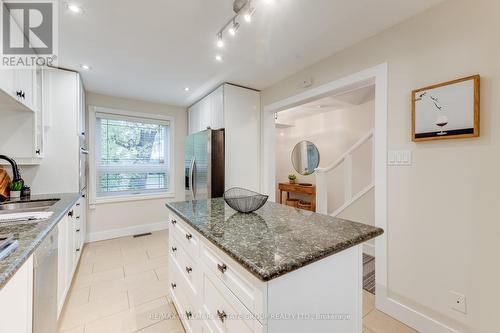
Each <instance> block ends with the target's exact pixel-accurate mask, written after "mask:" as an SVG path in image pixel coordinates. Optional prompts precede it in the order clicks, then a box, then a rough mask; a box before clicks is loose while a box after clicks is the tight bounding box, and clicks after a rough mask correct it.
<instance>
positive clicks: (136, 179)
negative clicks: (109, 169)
mask: <svg viewBox="0 0 500 333" xmlns="http://www.w3.org/2000/svg"><path fill="white" fill-rule="evenodd" d="M98 185H99V186H98V189H97V191H98V193H101V194H103V193H107V192H115V193H116V192H122V191H132V192H134V191H140V190H161V189H165V188H168V186H167V175H166V174H165V173H104V174H101V175H99V183H98Z"/></svg>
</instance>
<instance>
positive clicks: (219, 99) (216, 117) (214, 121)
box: [210, 86, 224, 129]
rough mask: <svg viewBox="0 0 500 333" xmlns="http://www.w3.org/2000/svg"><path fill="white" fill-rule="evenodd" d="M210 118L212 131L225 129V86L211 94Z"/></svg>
mask: <svg viewBox="0 0 500 333" xmlns="http://www.w3.org/2000/svg"><path fill="white" fill-rule="evenodd" d="M210 118H211V119H210V124H211V126H210V127H211V128H212V129H221V128H224V86H220V87H219V88H217V90H215V91H214V92H213V93H211V94H210Z"/></svg>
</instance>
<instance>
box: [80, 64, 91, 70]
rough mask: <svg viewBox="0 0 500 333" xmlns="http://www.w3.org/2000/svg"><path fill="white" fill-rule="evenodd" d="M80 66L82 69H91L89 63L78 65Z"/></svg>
mask: <svg viewBox="0 0 500 333" xmlns="http://www.w3.org/2000/svg"><path fill="white" fill-rule="evenodd" d="M80 68H81V69H83V70H85V71H89V70H91V69H92V67H90V66H89V65H85V64H83V65H80Z"/></svg>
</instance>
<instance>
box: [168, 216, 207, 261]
mask: <svg viewBox="0 0 500 333" xmlns="http://www.w3.org/2000/svg"><path fill="white" fill-rule="evenodd" d="M170 217H171V218H170V226H171V228H170V229H171V232H172V235H173V237H174V238H177V240H178V241H179V243H180V244H181V245H182V246H183V247H184V248H185V249H186V252H187V253H188V254H189V255H190V256H191V257H192V258H198V251H199V250H198V249H199V244H200V242H199V238H198V236H197V235H196V234H195V232H194V231H193V230H192V229H191V228H190V227H188V226H187V225H186V224H185V223H183V222H181V219H180V218H178V217H176V216H175V215H173V214H171V215H170Z"/></svg>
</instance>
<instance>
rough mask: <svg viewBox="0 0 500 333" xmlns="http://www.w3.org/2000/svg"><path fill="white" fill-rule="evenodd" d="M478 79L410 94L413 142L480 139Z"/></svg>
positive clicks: (447, 84) (447, 83)
mask: <svg viewBox="0 0 500 333" xmlns="http://www.w3.org/2000/svg"><path fill="white" fill-rule="evenodd" d="M479 88H480V76H479V75H474V76H469V77H465V78H462V79H458V80H454V81H450V82H445V83H441V84H436V85H433V86H430V87H425V88H421V89H418V90H414V91H413V92H412V140H413V141H429V140H444V139H459V138H471V137H478V136H479V108H480V98H479Z"/></svg>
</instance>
